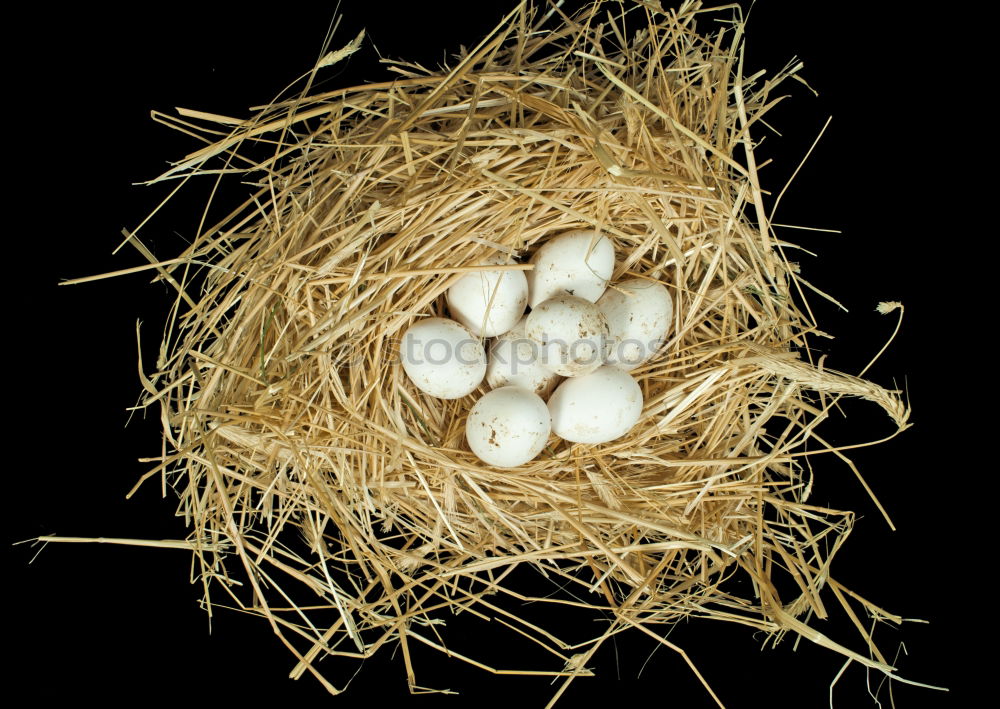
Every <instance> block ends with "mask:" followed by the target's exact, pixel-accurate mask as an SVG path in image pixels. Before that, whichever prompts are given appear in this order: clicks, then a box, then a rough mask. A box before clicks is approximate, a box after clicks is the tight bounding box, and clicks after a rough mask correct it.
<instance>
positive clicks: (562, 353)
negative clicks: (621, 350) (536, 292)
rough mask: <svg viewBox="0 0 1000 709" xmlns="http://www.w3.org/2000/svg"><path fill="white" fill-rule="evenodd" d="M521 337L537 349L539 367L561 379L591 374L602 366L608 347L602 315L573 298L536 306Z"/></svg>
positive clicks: (586, 302) (529, 315)
mask: <svg viewBox="0 0 1000 709" xmlns="http://www.w3.org/2000/svg"><path fill="white" fill-rule="evenodd" d="M524 333H525V334H526V335H527V336H528V339H530V340H532V341H533V342H536V343H538V345H539V346H540V348H541V357H542V364H544V365H545V366H546V367H547V368H548V369H550V370H552V371H553V372H555V373H556V374H561V375H563V376H564V377H578V376H580V375H582V374H587V373H588V372H593V371H594V370H595V369H597V368H598V367H600V366H601V365H602V364H603V363H604V358H605V356H606V355H607V352H608V350H609V348H610V345H611V342H610V338H609V333H610V330H609V328H608V323H607V321H606V320H605V319H604V315H603V314H601V311H600V310H599V309H598V307H597V306H596V305H594V304H593V303H591V302H590V301H589V300H584V299H583V298H579V297H577V296H575V295H565V294H564V295H557V296H555V297H553V298H549V299H548V300H546V301H545V302H543V303H539V304H538V306H537V307H535V308H534V309H533V310H532V311H531V312H530V313H528V317H526V318H525V321H524Z"/></svg>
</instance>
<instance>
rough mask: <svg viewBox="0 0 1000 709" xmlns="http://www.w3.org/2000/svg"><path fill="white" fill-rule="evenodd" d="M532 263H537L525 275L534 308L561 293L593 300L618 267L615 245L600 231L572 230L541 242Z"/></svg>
mask: <svg viewBox="0 0 1000 709" xmlns="http://www.w3.org/2000/svg"><path fill="white" fill-rule="evenodd" d="M531 263H532V264H534V266H535V267H534V268H533V269H532V270H530V271H528V272H527V274H526V276H527V280H528V305H530V306H531V307H532V308H534V307H535V306H537V305H538V304H539V303H542V302H543V301H546V300H548V299H549V298H552V297H553V296H556V295H559V294H562V293H566V294H569V295H575V296H577V297H578V298H583V299H584V300H589V301H590V302H591V303H594V302H597V299H598V298H600V297H601V295H602V294H603V293H604V289H605V288H607V286H608V280H609V279H610V278H611V274H612V272H614V270H615V248H614V245H613V244H612V243H611V240H610V239H609V238H608V237H606V236H604V235H603V234H601V233H600V232H597V231H592V230H585V229H581V230H577V231H569V232H566V233H564V234H560V235H559V236H556V237H553V238H552V239H550V240H548V241H546V242H545V243H544V244H542V246H541V247H540V248H539V249H538V251H536V252H535V254H534V256H532V257H531Z"/></svg>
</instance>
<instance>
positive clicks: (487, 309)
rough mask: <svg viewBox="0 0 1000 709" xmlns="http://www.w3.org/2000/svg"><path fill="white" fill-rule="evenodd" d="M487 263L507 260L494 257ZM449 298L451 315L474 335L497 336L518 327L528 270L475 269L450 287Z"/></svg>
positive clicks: (495, 263) (522, 313)
mask: <svg viewBox="0 0 1000 709" xmlns="http://www.w3.org/2000/svg"><path fill="white" fill-rule="evenodd" d="M486 263H487V265H498V264H502V263H504V260H503V258H502V257H496V256H494V257H492V258H490V259H487V262H486ZM447 298H448V310H449V312H451V316H452V317H453V318H455V319H456V320H457V321H458V322H460V323H462V324H463V325H465V326H466V327H467V328H469V330H471V331H472V333H473V334H475V335H482V336H483V337H496V336H497V335H502V334H503V333H505V332H507V331H508V330H510V329H511V328H512V327H514V325H516V324H517V321H518V320H520V319H521V316H522V315H524V308H525V306H527V304H528V281H527V279H526V278H525V275H524V271H512V270H505V271H476V272H471V273H467V274H465V275H464V276H462V278H460V279H459V280H458V281H457V282H456V283H455V285H453V286H452V287H451V288H449V289H448V295H447Z"/></svg>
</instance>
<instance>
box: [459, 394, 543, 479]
mask: <svg viewBox="0 0 1000 709" xmlns="http://www.w3.org/2000/svg"><path fill="white" fill-rule="evenodd" d="M551 429H552V422H551V419H550V417H549V410H548V408H547V407H546V406H545V402H544V401H542V399H541V397H539V396H538V395H537V394H535V393H533V392H530V391H528V390H527V389H524V388H522V387H517V386H505V387H500V388H499V389H494V390H493V391H490V392H487V393H486V394H484V395H483V396H482V397H481V398H480V399H479V401H477V402H476V403H475V404H474V405H473V407H472V410H471V411H469V418H468V419H467V420H466V423H465V438H466V440H467V441H468V443H469V448H471V449H472V452H473V453H475V454H476V457H477V458H479V459H480V460H481V461H483V462H484V463H487V464H489V465H495V466H496V467H498V468H513V467H516V466H518V465H523V464H524V463H527V462H528V461H530V460H531V459H532V458H534V457H535V456H537V455H538V454H539V453H541V452H542V449H543V448H544V447H545V443H546V442H547V441H548V440H549V433H550V432H551Z"/></svg>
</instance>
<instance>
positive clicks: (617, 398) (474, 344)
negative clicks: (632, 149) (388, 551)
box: [400, 230, 673, 468]
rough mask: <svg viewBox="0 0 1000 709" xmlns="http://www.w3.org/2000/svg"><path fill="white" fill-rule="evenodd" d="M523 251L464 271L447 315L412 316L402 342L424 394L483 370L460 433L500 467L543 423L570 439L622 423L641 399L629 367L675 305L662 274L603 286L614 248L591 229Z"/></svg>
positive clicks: (444, 391) (453, 393) (610, 432)
mask: <svg viewBox="0 0 1000 709" xmlns="http://www.w3.org/2000/svg"><path fill="white" fill-rule="evenodd" d="M504 263H505V261H504V260H503V259H502V258H494V259H492V260H490V261H488V262H487V263H485V264H483V265H485V266H490V265H498V266H499V265H503V264H504ZM531 263H532V264H533V266H534V268H532V269H531V270H528V271H522V270H513V269H502V270H501V269H498V270H486V269H484V270H477V271H475V272H471V273H469V274H467V275H466V276H464V277H462V278H461V279H460V280H459V281H458V282H457V283H455V284H454V285H453V286H452V287H451V288H450V289H449V290H448V294H447V300H448V310H449V312H450V314H451V316H452V318H454V319H448V318H425V319H423V320H420V321H418V322H416V323H415V324H413V325H412V326H411V327H410V328H409V329H408V330H407V331H406V332H405V333H404V334H403V340H402V343H401V353H400V354H401V358H402V364H403V369H404V371H405V372H406V374H407V376H409V378H410V379H411V380H412V381H413V383H414V384H415V385H416V386H417V387H418V388H419V389H421V390H422V391H424V392H426V393H428V394H430V395H431V396H436V397H439V398H442V399H458V398H461V397H463V396H466V395H468V394H471V393H472V392H473V391H474V390H475V389H476V388H477V387H478V386H479V385H480V384H481V383H482V381H483V379H485V380H486V382H487V384H488V385H489V387H490V389H491V390H490V391H489V392H488V393H486V394H484V395H483V396H482V397H480V399H479V400H478V401H477V402H476V403H475V404H474V405H473V407H472V410H471V411H470V412H469V417H468V420H467V422H466V428H465V435H466V440H467V441H468V443H469V447H470V448H471V449H472V452H473V453H475V454H476V456H477V457H479V459H480V460H482V461H483V462H485V463H487V464H489V465H494V466H497V467H503V468H509V467H514V466H518V465H522V464H523V463H527V462H528V461H530V460H531V459H533V458H534V457H535V456H537V455H538V454H539V453H540V452H541V451H542V449H543V448H544V447H545V444H546V442H547V441H548V439H549V435H550V433H555V434H556V435H557V436H559V437H560V438H562V439H564V440H567V441H571V442H573V443H606V442H608V441H613V440H615V439H616V438H619V437H621V436H623V435H625V434H626V433H627V432H628V431H629V430H630V429H631V428H632V426H634V425H635V423H636V422H637V421H638V420H639V415H640V414H641V412H642V405H643V401H642V390H641V389H640V388H639V385H638V384H637V383H636V381H635V379H633V378H632V375H631V374H629V372H630V371H631V370H632V369H634V368H635V367H637V366H638V365H640V364H642V363H643V362H645V361H646V360H647V359H649V358H650V357H651V356H652V355H653V354H655V352H656V351H657V350H658V349H659V347H660V345H662V344H663V338H664V336H665V335H666V333H667V330H668V328H669V326H670V321H671V318H672V315H673V302H672V300H671V298H670V294H669V293H668V292H667V289H666V288H665V287H664V286H663V284H662V283H659V282H657V281H653V280H646V279H641V278H632V279H627V280H624V281H621V282H619V283H616V284H613V285H612V286H611V287H610V288H609V287H608V284H609V281H610V279H611V274H612V272H613V271H614V265H615V252H614V246H613V245H612V243H611V240H610V239H608V238H607V237H606V236H603V235H602V234H600V233H599V232H596V231H589V230H579V231H571V232H567V233H564V234H560V235H559V236H556V237H554V238H552V239H550V240H549V241H547V242H546V243H545V244H543V245H542V247H541V248H539V249H538V251H537V252H535V254H534V256H532V258H531ZM526 310H527V311H528V313H527V315H525V311H526ZM487 338H495V339H493V340H492V342H490V343H488V352H489V355H488V356H487V348H486V347H484V345H483V342H484V340H486V339H487Z"/></svg>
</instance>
